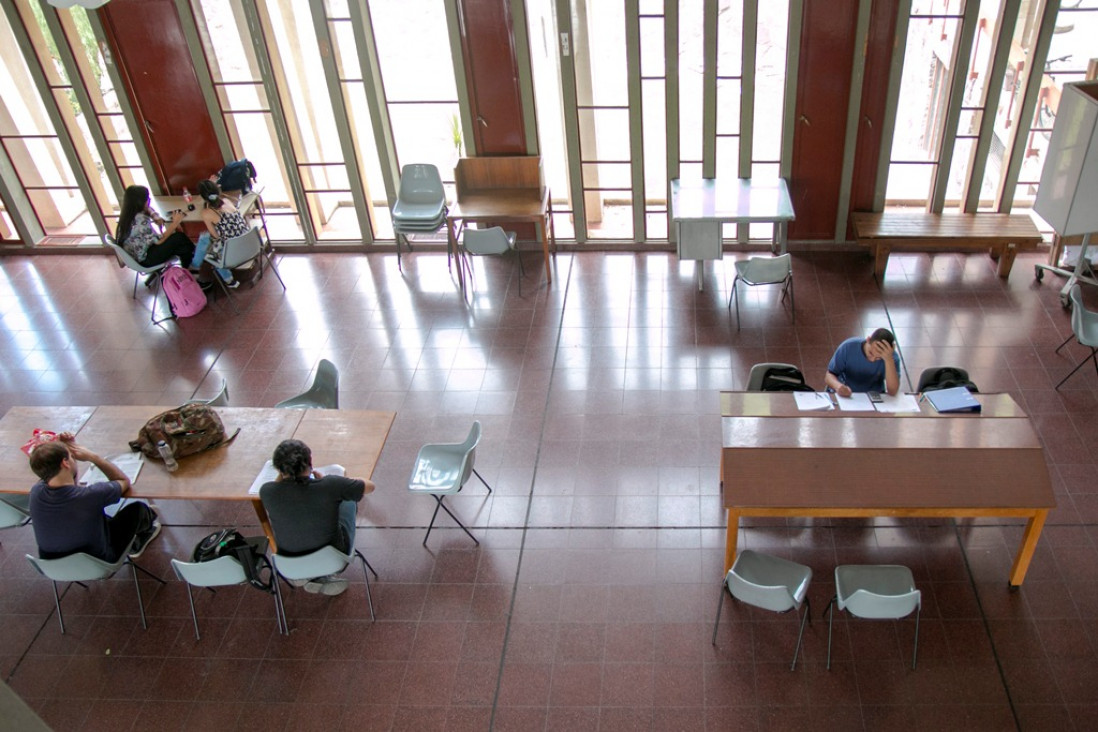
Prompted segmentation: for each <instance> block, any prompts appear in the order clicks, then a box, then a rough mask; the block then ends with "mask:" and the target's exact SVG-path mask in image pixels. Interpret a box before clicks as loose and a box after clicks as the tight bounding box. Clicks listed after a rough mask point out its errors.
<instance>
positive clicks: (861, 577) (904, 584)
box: [835, 564, 920, 619]
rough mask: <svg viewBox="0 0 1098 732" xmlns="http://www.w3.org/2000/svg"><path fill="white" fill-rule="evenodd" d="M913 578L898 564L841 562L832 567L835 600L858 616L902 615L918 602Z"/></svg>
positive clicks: (906, 613) (907, 613) (894, 616)
mask: <svg viewBox="0 0 1098 732" xmlns="http://www.w3.org/2000/svg"><path fill="white" fill-rule="evenodd" d="M918 592H919V591H918V590H917V589H916V588H915V577H914V576H913V575H912V574H911V570H910V569H908V568H907V567H904V566H902V565H899V564H841V565H839V566H838V567H836V568H835V601H836V603H837V604H838V606H839V609H840V610H846V611H847V612H849V613H850V614H852V615H855V616H857V617H859V618H882V619H883V618H902V617H905V616H906V615H909V614H910V613H912V612H913V611H914V610H915V609H916V607H918V604H919V599H920V598H919V596H918Z"/></svg>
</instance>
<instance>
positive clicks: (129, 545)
mask: <svg viewBox="0 0 1098 732" xmlns="http://www.w3.org/2000/svg"><path fill="white" fill-rule="evenodd" d="M77 460H85V461H87V462H90V463H92V464H93V465H95V467H97V468H99V469H100V470H101V471H103V474H104V475H105V476H107V478H108V480H107V481H106V482H103V483H93V484H91V485H86V486H84V485H77V484H76V478H77V465H76V461H77ZM30 467H31V470H33V471H34V474H35V475H37V476H38V477H39V478H40V480H39V481H38V482H37V483H35V484H34V487H32V488H31V491H30V515H31V526H32V527H34V538H35V539H36V540H37V542H38V556H40V557H41V558H43V559H58V558H60V557H64V556H68V555H69V554H74V553H76V552H84V553H87V554H90V555H92V556H93V557H98V558H99V559H102V560H104V561H107V562H116V561H118V559H119V558H120V557H121V556H122V555H123V553H125V552H127V551H129V552H130V557H131V558H137V557H139V556H141V553H142V552H143V551H145V547H147V546H148V545H149V542H151V541H152V540H153V539H155V538H156V536H157V535H158V534H159V533H160V521H159V520H158V519H157V515H156V512H155V510H154V509H153V508H152V507H150V506H149V505H148V504H147V503H142V502H140V501H133V502H130V503H127V504H126V505H125V506H123V507H122V508H120V509H118V511H117V512H116V513H115V514H114V516H107V514H105V513H104V512H103V509H104V508H106V507H107V506H110V505H111V504H114V503H117V502H118V501H120V500H121V499H122V496H124V495H125V494H126V493H128V492H129V490H130V481H129V479H128V478H127V477H126V474H125V473H123V472H122V471H121V470H120V469H119V468H118V467H117V466H116V465H115V464H114V463H112V462H110V461H109V460H104V459H103V458H101V457H99V456H98V455H96V454H95V453H94V452H92V451H91V450H88V449H87V448H84V447H81V446H80V445H77V444H76V443H75V442H74V441H73V436H72V434H70V433H67V432H66V433H64V434H62V435H61V436H60V438H59V439H57V440H55V441H54V442H46V443H43V444H41V445H38V446H37V447H36V448H34V450H33V451H32V452H31V454H30ZM135 538H136V539H137V541H136V543H135V541H134V539H135Z"/></svg>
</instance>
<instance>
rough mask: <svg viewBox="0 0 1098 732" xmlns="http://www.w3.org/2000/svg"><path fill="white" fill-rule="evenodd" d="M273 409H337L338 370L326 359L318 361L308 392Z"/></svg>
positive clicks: (280, 403)
mask: <svg viewBox="0 0 1098 732" xmlns="http://www.w3.org/2000/svg"><path fill="white" fill-rule="evenodd" d="M275 407H278V408H284V409H286V408H288V409H294V408H303V409H307V408H314V409H339V369H338V368H336V365H335V364H334V363H332V362H331V361H329V360H328V359H326V358H322V359H320V363H319V364H318V365H317V367H316V377H315V378H314V379H313V385H312V386H311V387H309V390H308V391H306V392H304V393H302V394H298V395H297V396H295V397H291V398H289V399H286V400H284V401H281V402H279V403H278V404H276V405H275Z"/></svg>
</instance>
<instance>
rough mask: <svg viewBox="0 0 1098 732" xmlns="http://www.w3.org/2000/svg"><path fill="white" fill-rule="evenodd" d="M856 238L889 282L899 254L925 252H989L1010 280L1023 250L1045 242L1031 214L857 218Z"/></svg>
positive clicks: (910, 213)
mask: <svg viewBox="0 0 1098 732" xmlns="http://www.w3.org/2000/svg"><path fill="white" fill-rule="evenodd" d="M850 220H851V223H852V224H853V227H854V238H856V239H857V240H858V244H859V245H860V246H864V247H869V249H870V253H871V254H872V255H873V259H874V262H873V271H874V272H875V273H876V274H877V276H878V277H883V276H884V273H885V268H886V267H887V266H888V255H889V253H890V252H891V251H892V250H893V249H902V250H908V251H920V252H950V251H973V250H984V249H986V250H988V252H989V254H990V255H991V257H992V258H993V259H998V260H999V267H998V274H999V276H1000V277H1004V278H1005V277H1009V276H1010V270H1011V268H1012V267H1013V266H1014V257H1015V255H1016V254H1017V252H1018V250H1019V249H1036V248H1037V247H1038V246H1040V245H1041V243H1042V241H1043V239H1042V238H1041V232H1039V231H1037V227H1036V226H1035V225H1034V223H1033V219H1031V218H1030V217H1029V215H1028V214H993V213H975V214H961V213H940V214H936V213H926V212H923V211H885V212H883V213H866V212H864V211H861V212H855V213H854V214H852V215H851V218H850Z"/></svg>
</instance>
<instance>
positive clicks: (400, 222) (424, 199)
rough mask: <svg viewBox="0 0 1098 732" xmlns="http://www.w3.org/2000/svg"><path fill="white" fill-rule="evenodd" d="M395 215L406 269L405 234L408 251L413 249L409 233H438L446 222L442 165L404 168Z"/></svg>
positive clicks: (393, 209)
mask: <svg viewBox="0 0 1098 732" xmlns="http://www.w3.org/2000/svg"><path fill="white" fill-rule="evenodd" d="M392 216H393V232H394V233H395V234H396V237H397V268H398V269H400V270H401V271H403V265H402V263H401V259H400V240H401V237H402V236H403V238H404V243H405V244H406V245H407V246H408V251H412V244H411V242H409V241H408V237H407V235H408V234H411V233H430V232H435V231H438V230H439V229H440V228H442V226H443V225H444V224H445V223H446V191H445V189H444V188H443V187H442V176H440V175H439V173H438V168H436V167H435V166H434V165H430V164H427V163H412V164H410V165H405V166H404V167H403V168H402V169H401V171H400V188H399V190H398V191H397V200H396V203H394V204H393V208H392Z"/></svg>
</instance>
